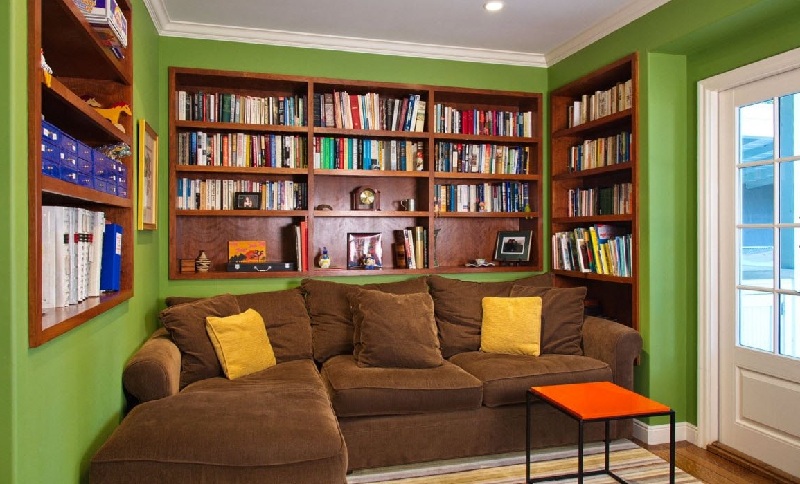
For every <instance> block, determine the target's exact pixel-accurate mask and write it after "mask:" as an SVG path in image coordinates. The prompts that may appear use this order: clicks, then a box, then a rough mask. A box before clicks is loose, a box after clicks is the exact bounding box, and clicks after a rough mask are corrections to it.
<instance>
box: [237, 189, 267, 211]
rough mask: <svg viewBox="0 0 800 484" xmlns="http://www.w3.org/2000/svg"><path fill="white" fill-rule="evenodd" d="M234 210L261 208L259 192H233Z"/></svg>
mask: <svg viewBox="0 0 800 484" xmlns="http://www.w3.org/2000/svg"><path fill="white" fill-rule="evenodd" d="M233 208H234V210H258V209H259V208H261V193H259V192H236V193H234V194H233Z"/></svg>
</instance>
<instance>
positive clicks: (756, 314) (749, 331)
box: [737, 291, 773, 351]
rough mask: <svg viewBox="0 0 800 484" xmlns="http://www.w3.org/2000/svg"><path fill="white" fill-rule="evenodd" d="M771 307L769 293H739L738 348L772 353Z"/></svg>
mask: <svg viewBox="0 0 800 484" xmlns="http://www.w3.org/2000/svg"><path fill="white" fill-rule="evenodd" d="M772 305H773V297H772V293H771V292H758V291H739V338H738V341H737V344H738V345H739V346H746V347H748V348H755V349H757V350H764V351H772V341H773V335H772V328H773V325H772V314H773V311H772Z"/></svg>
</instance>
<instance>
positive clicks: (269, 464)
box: [90, 275, 642, 483]
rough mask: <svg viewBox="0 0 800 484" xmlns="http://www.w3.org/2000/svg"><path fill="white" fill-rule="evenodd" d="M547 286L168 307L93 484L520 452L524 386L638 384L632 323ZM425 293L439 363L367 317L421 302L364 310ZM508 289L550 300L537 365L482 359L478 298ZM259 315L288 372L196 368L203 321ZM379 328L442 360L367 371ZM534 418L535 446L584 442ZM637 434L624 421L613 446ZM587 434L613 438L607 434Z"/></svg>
mask: <svg viewBox="0 0 800 484" xmlns="http://www.w3.org/2000/svg"><path fill="white" fill-rule="evenodd" d="M550 285H551V280H550V277H549V275H541V276H533V277H528V278H523V279H519V280H517V281H509V282H485V283H475V282H466V281H459V280H454V279H447V278H444V277H439V276H430V277H421V278H417V279H411V280H407V281H401V282H394V283H385V284H368V285H365V286H354V285H349V284H341V283H335V282H328V281H321V280H310V279H309V280H304V281H303V282H302V284H301V287H300V288H296V289H290V290H286V291H277V292H266V293H257V294H246V295H238V296H219V297H217V298H210V299H206V300H194V299H189V298H169V299H168V301H167V305H168V308H167V309H166V310H165V311H164V312H162V314H161V320H162V322H163V323H164V324H165V325H166V326H167V327H168V328H169V331H168V330H166V329H164V328H161V329H159V330H158V331H156V333H155V334H154V335H153V336H152V337H151V338H150V339H149V340H148V341H147V342H145V344H144V345H143V346H142V348H141V349H140V350H139V351H138V352H137V353H136V354H135V355H134V356H133V357H132V358H131V360H130V361H129V362H128V364H127V365H126V368H125V370H124V374H123V383H124V387H125V390H126V392H127V394H128V395H129V397H130V399H131V401H132V402H133V403H134V404H135V405H133V407H134V408H133V409H132V410H131V411H130V412H129V414H128V415H127V416H126V417H125V418H124V419H123V421H122V423H121V424H120V426H119V427H118V428H117V429H116V430H115V432H114V433H113V435H112V436H111V437H110V438H109V439H108V441H107V442H106V443H105V444H104V445H103V446H102V447H101V448H100V450H99V451H98V452H97V453H96V454H95V456H94V457H93V458H92V461H91V466H90V480H91V482H94V483H122V482H276V483H277V482H280V483H288V482H292V483H304V482H326V483H342V482H345V481H346V473H347V472H348V471H350V470H354V469H363V468H371V467H378V466H386V465H395V464H404V463H411V462H423V461H429V460H437V459H447V458H457V457H466V456H475V455H486V454H494V453H502V452H511V451H520V450H523V449H524V445H525V444H524V443H525V433H524V432H525V428H524V427H525V426H524V422H525V407H524V402H525V391H526V390H527V388H529V387H530V386H532V385H547V384H556V383H571V382H584V381H602V380H607V381H613V382H615V383H617V384H619V385H621V386H624V387H626V388H632V385H633V362H634V360H635V358H636V357H637V356H638V355H639V352H640V350H641V344H642V341H641V337H640V335H639V334H638V333H637V332H636V331H633V330H632V329H630V328H627V327H625V326H623V325H620V324H617V323H614V322H612V321H608V320H605V319H602V318H597V317H586V318H584V316H583V311H582V307H583V297H584V295H585V289H583V288H550V287H549V286H550ZM364 289H366V291H365V290H364ZM370 290H371V291H370ZM376 290H377V291H380V292H381V293H382V294H385V295H386V296H380V295H379V294H377V293H375V292H374V291H376ZM419 294H424V295H427V294H430V298H431V299H432V302H433V308H432V311H433V319H434V320H435V326H433V332H434V336H433V339H434V340H435V346H436V348H435V349H436V352H435V358H439V359H440V361H438V362H437V361H435V359H434V361H433V362H432V363H430V364H428V363H427V362H429V360H430V359H431V353H430V349H431V348H430V347H429V346H430V345H423V344H422V343H420V342H419V341H424V338H427V337H428V336H427V335H426V334H425V332H424V331H423V332H422V333H420V334H414V335H412V336H409V335H404V334H402V332H397V331H394V332H392V331H388V332H387V331H384V332H383V333H381V332H375V331H374V329H373V328H372V327H370V326H368V325H367V324H366V322H364V321H363V320H364V318H365V316H364V310H367V311H368V312H371V314H372V316H369V315H367V316H366V317H367V318H370V317H371V318H372V319H373V320H374V319H375V314H378V315H380V317H383V318H386V319H387V320H390V321H400V320H401V319H402V318H408V319H415V318H416V319H419V318H420V315H419V314H418V313H421V312H424V310H423V309H420V308H418V307H415V308H407V309H403V311H402V314H401V311H398V310H397V307H395V306H392V305H391V304H381V305H374V304H362V305H361V306H359V305H358V304H359V302H360V301H369V300H370V299H368V298H374V297H377V299H373V300H377V301H387V300H389V301H395V299H393V298H397V299H396V301H401V302H402V301H405V300H408V299H407V298H416V297H417V295H419ZM512 295H523V296H531V295H538V296H541V297H542V300H543V314H542V354H541V355H540V356H536V357H533V356H523V355H506V354H491V353H484V352H481V351H480V350H479V348H480V325H481V305H480V302H481V299H482V298H483V297H487V296H499V297H507V296H512ZM420 297H422V298H427V297H428V296H420ZM359 298H363V300H362V299H359ZM387 298H388V299H387ZM403 298H406V299H403ZM414 300H417V299H414ZM231 305H233V306H235V307H230V306H231ZM392 307H395V309H394V310H393V309H392ZM399 307H402V306H399ZM247 308H253V309H255V310H256V311H258V312H259V313H260V314H261V315H262V316H263V318H264V321H265V325H266V328H267V333H268V334H269V339H270V343H271V344H272V346H273V349H274V352H275V356H276V360H277V364H276V365H275V366H272V367H270V368H267V369H266V370H263V371H260V372H256V373H253V374H250V375H247V376H244V377H241V378H238V379H235V380H228V379H226V378H225V377H224V375H223V374H222V373H221V371H220V369H219V368H208V367H207V366H208V365H211V363H208V362H206V363H207V365H206V366H202V365H200V366H197V362H198V361H203V359H204V358H206V359H207V357H208V354H207V350H208V349H207V348H206V347H205V346H204V345H205V342H204V341H202V338H195V339H194V340H191V337H197V336H198V333H197V332H195V333H194V335H193V336H192V334H191V331H190V330H191V329H192V328H194V330H195V331H196V330H197V324H198V320H199V321H200V322H201V323H202V317H201V316H202V315H203V314H205V313H207V312H211V313H215V314H221V315H224V313H226V312H227V313H233V312H238V311H239V310H241V311H244V310H245V309H247ZM359 318H361V319H359ZM423 319H424V318H423ZM354 320H355V321H358V324H356V325H354V323H353V321H354ZM176 322H177V323H176ZM187 322H191V323H192V324H184V323H187ZM181 325H183V326H181ZM192 325H194V326H192ZM384 329H385V328H384ZM390 329H391V328H390ZM376 334H377V335H379V337H380V338H385V339H386V340H387V343H388V344H387V345H385V346H384V348H386V351H387V352H390V353H391V352H393V351H395V349H396V348H400V349H401V350H402V351H399V353H402V352H406V354H407V353H408V352H411V353H414V352H416V353H417V354H420V353H419V352H420V351H422V352H424V356H425V358H424V359H423V360H422V361H424V362H426V363H425V365H428V366H430V367H425V368H407V367H403V368H398V367H392V366H391V365H385V366H382V367H376V366H375V365H373V366H367V365H365V364H364V361H368V360H365V358H368V357H369V358H373V359H374V358H376V357H377V360H380V359H381V355H376V354H375V353H374V351H373V352H372V353H370V350H372V349H374V348H375V346H373V345H374V342H375V340H374V338H375V335H376ZM200 336H202V333H200ZM415 338H416V339H415ZM419 338H422V339H419ZM176 342H178V343H179V344H176ZM409 342H410V343H409ZM192 344H195V346H194V347H193V346H192ZM198 345H199V346H198ZM421 346H426V347H425V348H422V347H421ZM378 347H380V346H378ZM212 349H213V348H212ZM438 355H441V356H438ZM397 356H398V357H400V358H401V360H400V364H401V365H405V364H406V362H405V360H402V357H403V355H402V354H398V355H397ZM375 361H376V360H375ZM211 366H213V365H211ZM410 366H413V363H412V364H410ZM215 372H216V373H215ZM193 374H194V377H195V378H197V379H196V380H195V381H192V380H193V378H192V375H193ZM198 375H199V377H198ZM208 375H210V376H208ZM533 415H534V424H533V431H532V438H533V445H534V446H535V447H545V446H554V445H564V444H569V443H575V442H576V441H577V436H576V424H575V423H574V421H572V420H571V419H569V418H567V417H565V416H564V415H563V414H561V413H560V412H557V411H555V410H553V409H552V408H551V407H549V406H548V405H545V404H536V405H535V409H534V414H533ZM630 429H631V427H630V422H617V423H616V424H615V425H614V426H613V432H614V437H620V436H627V435H629V434H630ZM587 432H588V435H587V436H588V438H589V439H599V438H602V429H601V428H600V427H599V426H595V427H592V426H590V427H589V428H588V430H587Z"/></svg>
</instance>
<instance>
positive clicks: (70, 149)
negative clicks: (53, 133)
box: [61, 131, 78, 157]
mask: <svg viewBox="0 0 800 484" xmlns="http://www.w3.org/2000/svg"><path fill="white" fill-rule="evenodd" d="M61 151H63V152H64V153H65V154H71V155H75V156H76V157H77V156H78V142H77V141H76V140H75V138H73V137H72V136H70V135H68V134H65V133H64V132H63V131H62V132H61Z"/></svg>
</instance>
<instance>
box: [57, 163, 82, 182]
mask: <svg viewBox="0 0 800 484" xmlns="http://www.w3.org/2000/svg"><path fill="white" fill-rule="evenodd" d="M59 175H60V178H61V179H62V180H64V181H65V182H69V183H78V172H77V171H75V170H71V169H69V168H66V167H64V166H63V165H62V166H61V171H60V173H59Z"/></svg>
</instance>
